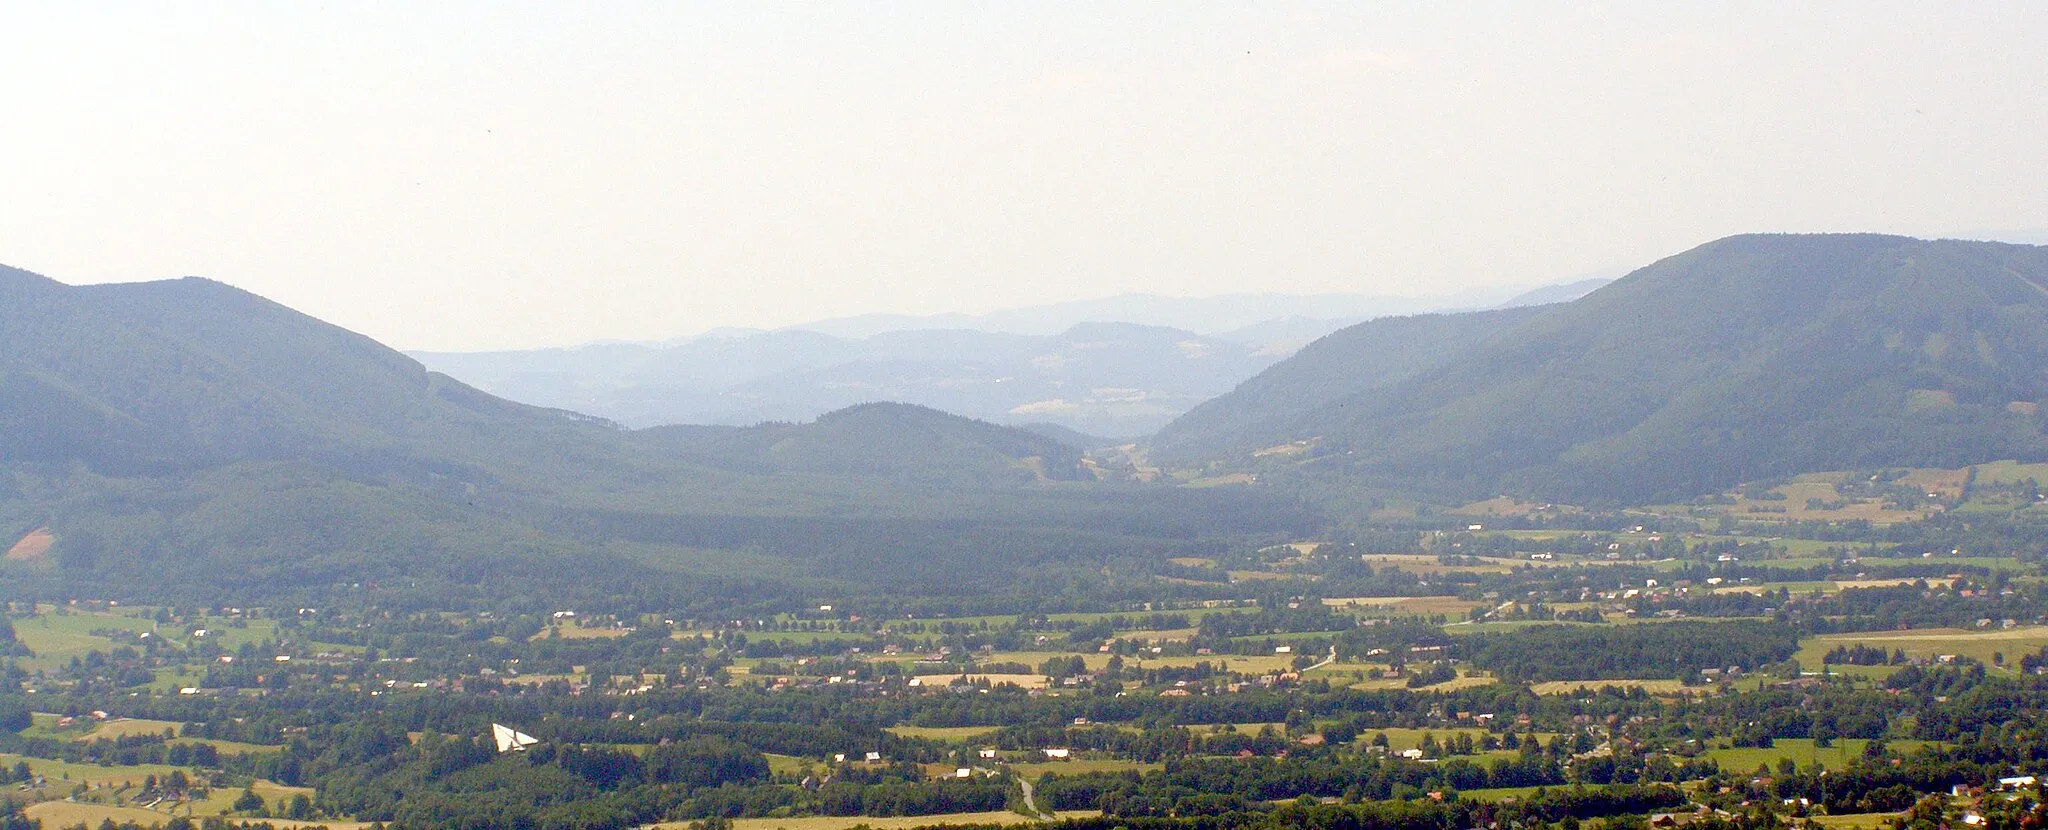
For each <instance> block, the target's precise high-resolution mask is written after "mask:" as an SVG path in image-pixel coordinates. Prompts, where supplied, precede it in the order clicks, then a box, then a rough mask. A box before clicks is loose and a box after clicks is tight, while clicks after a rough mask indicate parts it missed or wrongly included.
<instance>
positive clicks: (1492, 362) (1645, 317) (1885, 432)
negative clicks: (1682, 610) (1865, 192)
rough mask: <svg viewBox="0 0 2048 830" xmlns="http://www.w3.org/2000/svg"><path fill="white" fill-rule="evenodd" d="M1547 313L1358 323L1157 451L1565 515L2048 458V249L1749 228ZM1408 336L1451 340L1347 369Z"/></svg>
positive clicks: (1179, 428)
mask: <svg viewBox="0 0 2048 830" xmlns="http://www.w3.org/2000/svg"><path fill="white" fill-rule="evenodd" d="M1523 313H1525V314H1528V315H1529V316H1527V317H1526V318H1525V319H1512V318H1503V317H1501V316H1499V315H1500V313H1499V312H1489V313H1486V314H1478V315H1472V314H1467V315H1443V316H1441V317H1435V318H1426V317H1424V318H1409V319H1407V320H1382V321H1374V322H1370V323H1365V324H1361V325H1360V326H1358V327H1355V328H1353V329H1347V330H1346V331H1344V332H1340V333H1338V334H1336V335H1332V336H1331V337H1330V338H1327V339H1326V341H1324V343H1319V344H1318V346H1319V347H1321V348H1318V347H1311V348H1309V349H1304V350H1303V351H1302V352H1301V353H1300V354H1299V355H1297V356H1295V357H1294V358H1291V359H1290V360H1288V361H1284V362H1282V363H1280V364H1278V365H1276V366H1274V367H1273V368H1272V369H1269V370H1267V372H1265V373H1264V374H1262V375H1261V376H1260V377H1258V378H1255V379H1253V380H1252V381H1249V382H1247V383H1246V384H1245V385H1244V386H1243V387H1240V388H1239V389H1238V390H1237V391H1234V392H1232V393H1231V394H1229V395H1226V396H1223V397H1222V398H1219V399H1217V400H1215V401H1212V402H1210V403H1208V404H1205V405H1204V406H1203V407H1200V408H1198V409H1197V410H1195V411H1194V412H1191V413H1189V415H1187V416H1184V417H1183V418H1182V419H1181V420H1179V421H1177V422H1176V423H1175V424H1173V425H1171V426H1169V427H1167V428H1166V429H1165V430H1163V431H1162V432H1161V433H1160V435H1159V436H1158V438H1157V441H1156V446H1155V448H1154V453H1155V456H1156V457H1160V458H1165V459H1169V460H1173V461H1176V462H1179V463H1196V462H1200V461H1204V460H1220V459H1236V460H1237V461H1236V462H1233V463H1251V462H1250V461H1249V459H1252V458H1253V454H1254V453H1255V452H1257V451H1258V450H1260V449H1262V448H1264V447H1269V446H1273V445H1276V444H1280V443H1285V442H1290V441H1301V442H1304V447H1306V448H1305V449H1303V450H1302V451H1300V452H1299V453H1292V454H1288V455H1286V456H1284V458H1285V459H1286V460H1285V461H1284V462H1274V461H1271V460H1270V459H1269V461H1268V462H1267V463H1271V464H1276V465H1278V466H1280V467H1281V468H1283V469H1285V468H1289V467H1292V468H1298V469H1314V470H1316V471H1317V472H1318V474H1320V475H1336V476H1340V477H1345V476H1349V477H1364V478H1368V479H1374V480H1381V481H1390V482H1400V481H1408V482H1427V483H1431V486H1436V487H1439V488H1442V489H1444V490H1446V491H1451V492H1462V493H1465V494H1489V493H1492V492H1500V491H1506V492H1513V493H1519V494H1526V495H1531V496H1539V497H1543V498H1546V499H1556V500H1572V499H1607V500H1630V499H1636V500H1641V499H1647V498H1651V497H1656V496H1660V495H1663V496H1672V495H1687V494H1692V493H1698V492H1705V491H1708V490H1712V489H1717V488H1719V487H1724V486H1727V485H1728V484H1731V483H1734V482H1736V481H1739V480H1744V479H1756V478H1764V477H1769V476H1775V475H1783V474H1789V473H1795V472H1801V471H1807V470H1820V469H1845V468H1858V467H1863V466H1870V465H1925V466H1944V467H1956V466H1961V465H1963V464H1966V463H1971V462H1977V461H1986V460H1991V459H1995V458H2002V457H2019V458H2042V457H2048V437H2044V434H2043V430H2042V420H2041V417H2040V415H2039V403H2040V402H2041V401H2042V400H2043V399H2044V397H2048V248H2041V247H2032V246H2021V245H2006V244H2000V243H1984V242H1959V241H1931V242H1930V241H1923V240H1916V239H1909V238H1905V237H1894V236H1879V235H1866V234H1841V235H1810V236H1785V235H1749V236H1737V237H1731V238H1728V239H1723V240H1719V241H1716V242H1712V243H1708V244H1706V245H1702V246H1700V247H1698V248H1695V249H1693V250H1691V251H1687V252H1685V253H1682V254H1678V255H1676V256H1673V257H1669V258H1667V259H1664V260H1662V261H1659V262H1657V263H1655V264H1652V265H1650V266H1648V267H1645V268H1643V269H1640V270H1637V271H1635V272H1633V273H1631V274H1629V275H1628V276H1626V277H1623V278H1622V279H1620V280H1617V281H1615V282H1614V283H1612V284H1610V285H1607V286H1606V287H1603V288H1601V289H1599V290H1597V291H1594V292H1593V293H1591V294H1588V295H1586V296H1585V297H1583V298H1581V299H1578V300H1576V301H1574V302H1571V303H1566V304H1562V305H1556V306H1550V307H1546V308H1545V309H1543V310H1540V311H1536V312H1523ZM1488 314H1491V315H1494V316H1493V318H1492V319H1491V320H1490V321H1489V320H1488V318H1487V315H1488ZM1493 323H1505V324H1506V325H1492V324H1493ZM1401 326H1408V327H1413V328H1415V329H1417V331H1415V332H1412V333H1410V334H1409V335H1408V337H1409V338H1410V339H1412V340H1413V341H1414V342H1421V340H1424V339H1429V338H1434V339H1436V340H1438V341H1441V342H1443V343H1446V344H1450V345H1448V346H1447V347H1446V348H1442V349H1438V350H1436V351H1435V352H1434V356H1433V357H1432V356H1428V355H1424V356H1419V357H1417V358H1416V359H1415V360H1414V361H1406V362H1407V363H1408V364H1409V365H1410V366H1411V368H1413V371H1411V372H1409V373H1407V374H1406V375H1405V376H1401V375H1400V373H1398V372H1396V373H1393V374H1389V373H1387V372H1384V371H1382V372H1380V373H1377V374H1375V373H1371V372H1348V373H1347V372H1343V371H1333V370H1332V367H1343V366H1346V365H1358V364H1370V363H1373V362H1374V361H1373V356H1372V354H1370V353H1371V352H1372V351H1373V350H1374V349H1375V348H1378V349H1395V351H1393V352H1390V354H1394V355H1396V356H1398V355H1399V354H1401V353H1400V352H1399V351H1398V348H1397V345H1398V344H1397V343H1395V342H1394V341H1399V340H1401V339H1403V338H1402V337H1401V336H1398V335H1396V329H1397V328H1398V327H1401ZM1456 328H1462V329H1465V330H1466V331H1465V332H1463V333H1458V332H1454V331H1453V329H1456ZM1325 344H1327V345H1325ZM1393 362H1395V363H1402V362H1404V361H1401V360H1396V361H1393ZM1302 465H1306V466H1302Z"/></svg>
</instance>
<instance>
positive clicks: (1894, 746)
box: [1704, 738, 1926, 775]
mask: <svg viewBox="0 0 2048 830" xmlns="http://www.w3.org/2000/svg"><path fill="white" fill-rule="evenodd" d="M1834 743H1835V745H1834V746H1830V747H1817V746H1814V742H1813V740H1812V739H1810V738H1780V739H1778V740H1777V741H1776V742H1774V745H1773V746H1771V747H1770V748H1769V749H1759V748H1755V747H1742V748H1734V747H1724V748H1720V749H1710V750H1707V751H1706V752H1705V753H1704V754H1705V755H1706V757H1708V758H1712V759H1713V760H1714V763H1717V764H1720V765H1721V769H1722V770H1723V771H1725V772H1729V773H1733V774H1738V775H1740V774H1747V773H1749V772H1750V771H1752V770H1755V769H1756V768H1757V767H1758V766H1765V767H1769V768H1771V769H1776V768H1777V766H1778V761H1779V759H1782V758H1790V759H1792V761H1793V762H1794V763H1797V764H1798V765H1799V766H1800V767H1801V768H1806V767H1812V766H1815V765H1819V766H1824V767H1827V768H1829V769H1842V768H1844V767H1847V766H1848V765H1849V761H1850V759H1852V758H1856V757H1858V756H1860V755H1862V754H1863V748H1864V747H1865V746H1868V745H1869V744H1870V741H1867V740H1864V739H1862V738H1843V739H1841V740H1838V741H1835V742H1834ZM1885 745H1886V746H1888V747H1890V748H1891V750H1892V751H1893V752H1912V751H1914V750H1917V749H1919V748H1920V747H1922V746H1925V745H1926V742H1925V741H1888V742H1886V744H1885Z"/></svg>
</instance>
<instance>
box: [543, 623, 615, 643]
mask: <svg viewBox="0 0 2048 830" xmlns="http://www.w3.org/2000/svg"><path fill="white" fill-rule="evenodd" d="M558 631H559V632H560V633H561V638H562V639H564V640H608V639H612V638H615V637H624V636H626V634H628V633H629V632H627V631H626V629H623V628H581V627H578V626H573V625H565V626H562V627H561V628H559V629H542V630H541V632H540V633H538V634H535V635H533V636H532V637H530V638H528V639H533V640H545V639H548V638H550V637H553V636H555V634H556V632H558Z"/></svg>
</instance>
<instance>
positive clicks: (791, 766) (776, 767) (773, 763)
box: [762, 752, 818, 775]
mask: <svg viewBox="0 0 2048 830" xmlns="http://www.w3.org/2000/svg"><path fill="white" fill-rule="evenodd" d="M762 754H763V755H766V756H768V771H769V772H771V773H774V774H776V775H795V774H797V773H799V772H803V771H804V767H814V768H815V767H816V766H818V762H816V761H814V760H811V759H809V758H798V757H796V756H795V755H777V754H775V753H773V752H764V753H762Z"/></svg>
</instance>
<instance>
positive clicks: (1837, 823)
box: [1812, 813, 1905, 830]
mask: <svg viewBox="0 0 2048 830" xmlns="http://www.w3.org/2000/svg"><path fill="white" fill-rule="evenodd" d="M1903 815H1905V813H1850V814H1848V815H1842V816H1813V817H1812V821H1813V823H1814V824H1818V825H1820V826H1822V827H1825V828H1827V829H1828V830H1878V828H1880V827H1890V826H1891V825H1892V823H1893V822H1895V821H1898V819H1899V817H1900V816H1903Z"/></svg>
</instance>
